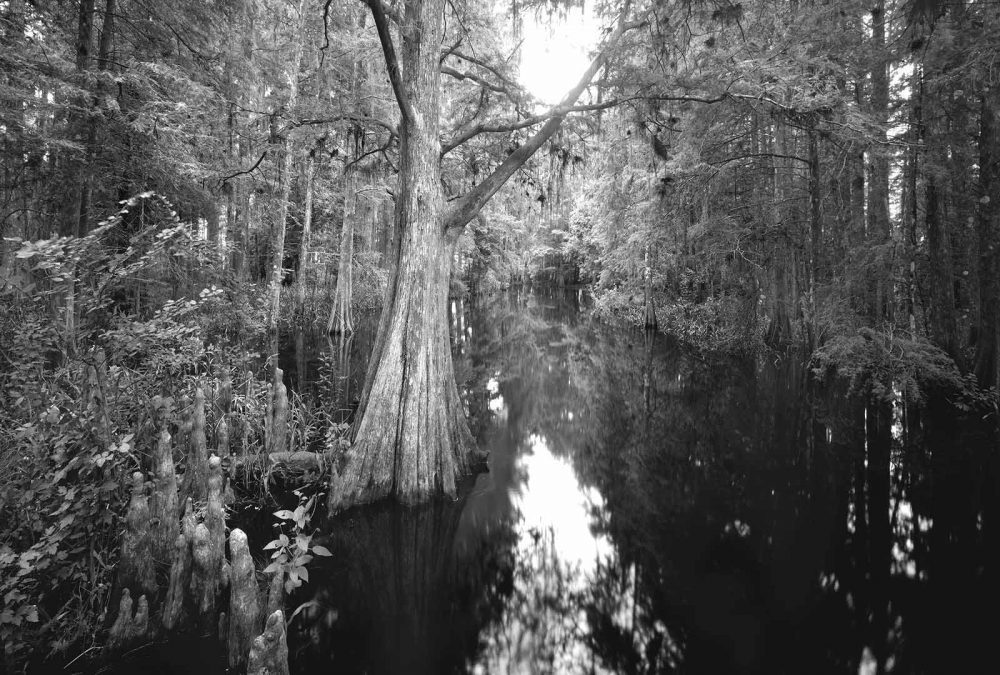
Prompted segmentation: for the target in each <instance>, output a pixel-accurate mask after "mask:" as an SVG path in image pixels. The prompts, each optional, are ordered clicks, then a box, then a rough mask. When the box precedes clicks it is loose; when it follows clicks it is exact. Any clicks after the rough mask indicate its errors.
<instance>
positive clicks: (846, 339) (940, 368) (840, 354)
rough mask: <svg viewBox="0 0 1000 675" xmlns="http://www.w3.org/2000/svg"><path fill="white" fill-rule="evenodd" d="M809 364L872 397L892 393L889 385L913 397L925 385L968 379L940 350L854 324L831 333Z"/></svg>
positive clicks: (946, 385)
mask: <svg viewBox="0 0 1000 675" xmlns="http://www.w3.org/2000/svg"><path fill="white" fill-rule="evenodd" d="M811 366H812V370H813V372H814V374H816V375H817V376H819V377H824V376H827V375H831V374H833V375H836V376H839V377H843V378H845V379H846V380H847V381H848V382H849V384H850V388H851V390H852V391H854V392H857V393H861V394H865V395H871V396H874V397H876V398H885V399H888V398H892V397H893V396H894V392H893V389H898V390H899V391H902V392H903V393H904V394H905V395H906V396H907V397H908V398H910V399H911V400H916V401H919V400H922V399H923V396H924V393H925V391H927V390H929V389H939V390H942V391H948V392H953V393H958V392H961V391H964V390H966V389H967V386H966V385H967V380H966V379H965V378H963V377H962V374H961V373H960V372H959V370H958V367H957V366H956V365H955V362H954V361H953V360H952V358H951V357H950V356H948V354H946V353H945V351H944V350H942V349H941V348H940V347H938V346H936V345H934V344H932V343H931V342H930V341H929V340H927V339H926V338H924V337H920V336H913V335H910V334H907V333H902V332H900V331H891V330H885V331H877V330H874V329H872V328H859V329H857V330H856V331H854V332H852V333H846V334H841V335H837V336H834V337H833V338H831V339H830V340H829V341H828V342H827V343H826V344H824V345H823V346H822V347H820V348H819V349H817V350H815V351H814V352H813V354H812V360H811Z"/></svg>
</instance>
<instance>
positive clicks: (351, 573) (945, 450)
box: [286, 293, 1000, 673]
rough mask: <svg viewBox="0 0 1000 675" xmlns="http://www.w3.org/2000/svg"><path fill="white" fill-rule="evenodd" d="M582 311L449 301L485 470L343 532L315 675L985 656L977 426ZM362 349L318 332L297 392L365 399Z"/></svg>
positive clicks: (313, 604)
mask: <svg viewBox="0 0 1000 675" xmlns="http://www.w3.org/2000/svg"><path fill="white" fill-rule="evenodd" d="M580 302H581V295H580V294H578V293H569V294H558V295H543V294H535V295H531V294H522V295H509V296H503V297H500V298H496V299H494V300H492V301H489V302H486V301H483V302H480V303H478V304H476V305H475V306H473V305H472V304H470V303H461V302H458V301H456V302H455V303H453V305H452V313H451V321H452V326H451V329H452V341H453V350H454V355H455V363H456V372H457V379H458V382H459V387H460V390H461V392H462V394H463V397H464V400H465V401H466V404H467V406H468V412H469V415H470V419H471V421H472V425H473V428H474V430H475V432H476V433H477V435H478V438H479V440H480V443H481V444H482V445H483V446H484V447H486V448H488V449H489V451H490V460H489V471H488V472H487V473H484V474H481V475H479V476H476V477H474V478H472V479H470V481H469V484H468V485H466V486H465V489H464V490H463V494H462V497H461V498H460V499H459V500H457V501H448V500H445V501H438V502H435V503H433V504H430V505H427V506H424V507H420V508H417V509H406V508H402V507H398V506H394V505H390V504H382V505H378V506H374V507H368V508H364V509H357V510H354V511H352V512H350V513H348V514H346V515H345V516H344V517H343V518H340V519H338V520H336V521H334V522H332V523H330V524H328V525H327V526H326V528H327V529H328V533H327V534H328V535H329V537H330V548H331V549H332V550H333V553H334V557H333V558H332V559H331V560H330V561H328V562H323V563H321V562H317V563H314V564H313V565H312V569H311V578H310V582H309V584H307V585H306V586H304V587H303V589H302V591H301V592H300V593H299V594H298V595H296V596H295V597H293V599H292V605H293V606H298V605H300V604H302V603H308V604H306V606H305V607H303V608H302V609H301V610H300V611H299V613H298V614H297V615H296V617H295V619H294V620H293V622H292V632H291V634H290V648H291V653H292V662H293V670H294V671H295V672H300V673H307V672H317V668H323V669H330V668H332V669H333V670H334V671H335V672H338V673H451V672H473V673H536V672H537V673H544V672H558V673H604V672H608V673H647V672H649V673H654V672H674V671H676V672H685V673H701V672H705V673H728V672H748V673H756V672H767V673H780V672H789V673H803V672H809V673H826V672H829V673H846V672H851V673H855V672H859V670H861V671H863V672H875V670H873V669H874V668H876V667H877V668H878V672H900V673H910V672H986V671H990V670H991V668H989V667H988V665H989V664H990V663H991V662H992V661H994V658H995V657H994V655H993V649H992V641H993V640H994V639H995V636H996V635H998V634H1000V633H998V631H997V629H998V627H1000V626H998V624H1000V621H998V620H997V619H996V617H995V615H994V611H993V610H994V607H993V605H994V600H995V599H996V598H997V597H998V594H997V591H998V584H997V569H998V560H1000V556H998V547H997V542H998V526H1000V519H998V515H1000V504H998V501H1000V500H998V495H1000V489H998V481H997V476H998V471H997V453H996V451H995V441H996V439H995V438H994V437H991V436H989V434H988V433H987V431H986V430H985V429H984V428H983V427H982V426H981V425H977V424H975V423H974V421H970V420H967V419H964V418H961V417H960V416H958V415H957V414H956V413H955V412H954V411H953V410H951V409H950V408H948V407H946V406H943V405H941V404H934V405H931V406H929V407H928V406H924V407H918V406H915V405H906V404H904V402H903V401H899V400H897V401H890V402H870V401H869V402H866V401H864V400H859V399H857V398H853V399H852V398H848V397H846V396H845V395H844V393H843V392H842V391H841V390H839V389H835V388H830V387H827V388H825V389H824V388H823V387H820V386H818V385H817V384H816V383H815V382H813V380H812V378H811V377H810V373H809V372H808V371H807V369H806V368H805V367H804V366H803V365H802V364H801V363H799V362H798V360H796V359H793V358H784V359H779V358H777V357H774V356H771V357H769V358H767V359H710V358H705V357H702V356H699V355H698V354H696V353H692V352H690V351H685V350H683V349H681V348H680V347H678V346H677V345H675V344H672V343H671V342H670V341H669V340H667V339H666V338H664V337H663V336H655V337H653V336H646V335H644V334H643V333H642V332H634V331H629V330H622V329H614V328H610V327H607V326H602V325H599V324H597V323H595V322H594V321H592V320H590V319H589V318H587V314H586V313H585V312H581V311H580V306H579V305H580ZM359 344H360V345H362V346H360V347H359V346H358V345H359ZM364 344H368V345H370V336H369V337H361V338H355V342H354V343H353V345H352V344H347V345H343V344H342V345H339V346H338V345H336V343H334V345H333V346H327V347H324V346H323V345H322V344H320V345H319V346H318V349H319V350H320V351H323V350H324V349H326V350H332V351H331V352H329V353H328V355H327V356H326V357H324V359H325V360H323V361H322V365H323V368H320V367H319V366H320V365H321V360H320V359H318V358H317V352H316V350H317V347H316V346H315V345H314V346H312V347H310V346H309V345H307V344H306V341H305V340H302V342H301V345H300V346H299V350H298V351H297V352H293V355H295V356H296V359H297V363H300V366H299V367H298V370H297V373H298V374H297V378H298V379H297V380H296V382H295V385H296V386H297V387H298V388H299V389H300V390H301V392H302V393H303V395H305V396H307V397H308V396H317V395H322V396H325V397H327V399H328V400H333V399H337V400H339V401H340V402H339V403H338V404H337V406H338V408H339V409H342V410H344V412H345V414H349V412H350V408H351V400H352V397H355V396H356V395H357V394H356V392H357V391H359V388H360V383H361V382H362V381H363V376H364V368H365V364H364V363H363V360H364V359H363V355H364V353H366V351H365V348H364V346H363V345H364ZM369 349H370V347H369ZM352 352H353V354H354V357H353V359H350V358H340V359H339V360H338V358H334V357H333V356H332V354H334V353H339V354H341V355H344V356H349V355H350V354H351V353H352ZM310 364H311V365H310ZM289 365H290V364H289ZM324 369H325V370H324ZM288 370H289V368H288V367H286V371H288ZM320 371H324V373H325V374H322V373H321V375H322V376H320V375H318V374H317V373H319V372H320ZM338 397H339V398H338Z"/></svg>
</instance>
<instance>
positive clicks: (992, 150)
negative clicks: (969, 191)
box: [975, 76, 1000, 388]
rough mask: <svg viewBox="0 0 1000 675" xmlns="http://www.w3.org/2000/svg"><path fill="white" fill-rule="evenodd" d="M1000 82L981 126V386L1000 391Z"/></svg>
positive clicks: (986, 101)
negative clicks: (993, 387) (992, 387)
mask: <svg viewBox="0 0 1000 675" xmlns="http://www.w3.org/2000/svg"><path fill="white" fill-rule="evenodd" d="M998 110H1000V78H997V77H995V76H994V77H993V78H991V81H990V82H989V83H988V85H987V87H986V91H985V92H984V93H983V96H982V101H981V106H980V122H979V125H980V126H979V166H980V170H979V193H980V194H979V211H978V214H977V228H976V229H977V235H978V240H979V333H978V337H977V340H976V363H975V372H976V377H977V379H978V380H979V384H980V385H981V386H984V387H990V386H995V387H998V388H1000V307H998V305H1000V124H998V122H1000V120H998V117H1000V113H998Z"/></svg>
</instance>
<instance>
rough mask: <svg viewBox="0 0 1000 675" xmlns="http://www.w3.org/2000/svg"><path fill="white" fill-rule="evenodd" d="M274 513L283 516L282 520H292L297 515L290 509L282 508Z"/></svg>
mask: <svg viewBox="0 0 1000 675" xmlns="http://www.w3.org/2000/svg"><path fill="white" fill-rule="evenodd" d="M274 515H275V517H277V518H281V519H282V520H292V519H293V518H294V517H295V514H294V513H292V512H291V511H289V510H288V509H281V510H280V511H275V512H274Z"/></svg>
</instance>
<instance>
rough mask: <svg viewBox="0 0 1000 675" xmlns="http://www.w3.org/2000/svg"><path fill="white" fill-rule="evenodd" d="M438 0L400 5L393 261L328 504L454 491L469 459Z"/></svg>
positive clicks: (408, 498)
mask: <svg viewBox="0 0 1000 675" xmlns="http://www.w3.org/2000/svg"><path fill="white" fill-rule="evenodd" d="M444 7H445V2H444V0H423V1H422V2H421V1H411V2H408V3H407V5H406V9H405V21H406V24H407V26H408V29H407V30H405V31H403V34H402V54H401V62H402V64H403V70H402V73H401V80H402V89H403V91H404V92H405V93H404V94H403V95H405V96H406V98H407V99H408V102H409V104H410V105H409V107H410V110H409V114H407V113H406V112H404V115H403V120H402V124H401V125H400V168H399V186H398V190H397V193H396V194H397V196H396V211H395V220H396V228H397V231H398V233H399V235H398V236H397V238H396V245H395V247H394V248H395V251H394V257H395V260H396V265H395V270H394V272H393V274H392V277H391V279H390V285H389V290H388V297H387V298H386V302H385V307H384V309H383V313H382V321H381V325H380V327H379V337H378V339H376V345H375V349H374V351H373V354H372V359H371V363H372V364H373V365H372V367H371V368H370V374H369V376H368V380H367V382H366V386H365V395H364V396H362V408H361V409H359V410H358V421H357V423H356V424H355V427H354V429H353V430H352V431H353V441H354V445H353V446H352V447H351V449H350V451H349V452H348V455H347V457H346V462H345V464H344V467H343V470H342V473H341V474H340V475H339V476H337V475H335V476H334V478H333V484H332V486H331V491H330V509H331V510H333V511H336V510H338V509H340V508H342V507H344V506H348V505H351V504H354V503H363V502H369V501H373V500H376V499H380V498H383V497H387V496H390V495H392V496H395V497H396V498H397V499H399V500H400V501H403V502H408V503H413V502H417V501H420V500H423V499H426V498H428V497H430V496H431V495H433V494H447V495H451V496H454V495H455V494H456V489H457V488H456V486H457V482H458V479H459V477H460V476H461V475H463V474H464V473H466V472H467V471H468V468H469V464H470V461H469V452H470V450H471V448H472V436H471V434H470V432H469V429H468V425H467V423H466V421H465V414H464V411H463V409H462V405H461V402H460V401H459V398H458V389H457V387H456V386H455V378H454V371H453V367H452V361H451V349H450V346H449V344H448V330H447V326H448V323H447V315H446V308H447V304H446V303H447V295H448V282H449V274H450V271H451V270H450V262H451V252H452V249H453V247H454V243H455V241H456V240H457V233H455V234H451V235H446V234H445V232H444V229H443V228H442V213H443V208H444V195H443V194H442V190H441V167H440V161H439V158H440V143H439V140H438V138H439V121H438V120H439V117H440V106H441V87H440V83H439V77H440V74H439V67H438V57H437V45H439V44H441V41H442V38H443V35H444V21H443V19H444ZM401 108H402V109H403V110H404V111H406V107H403V106H401Z"/></svg>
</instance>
